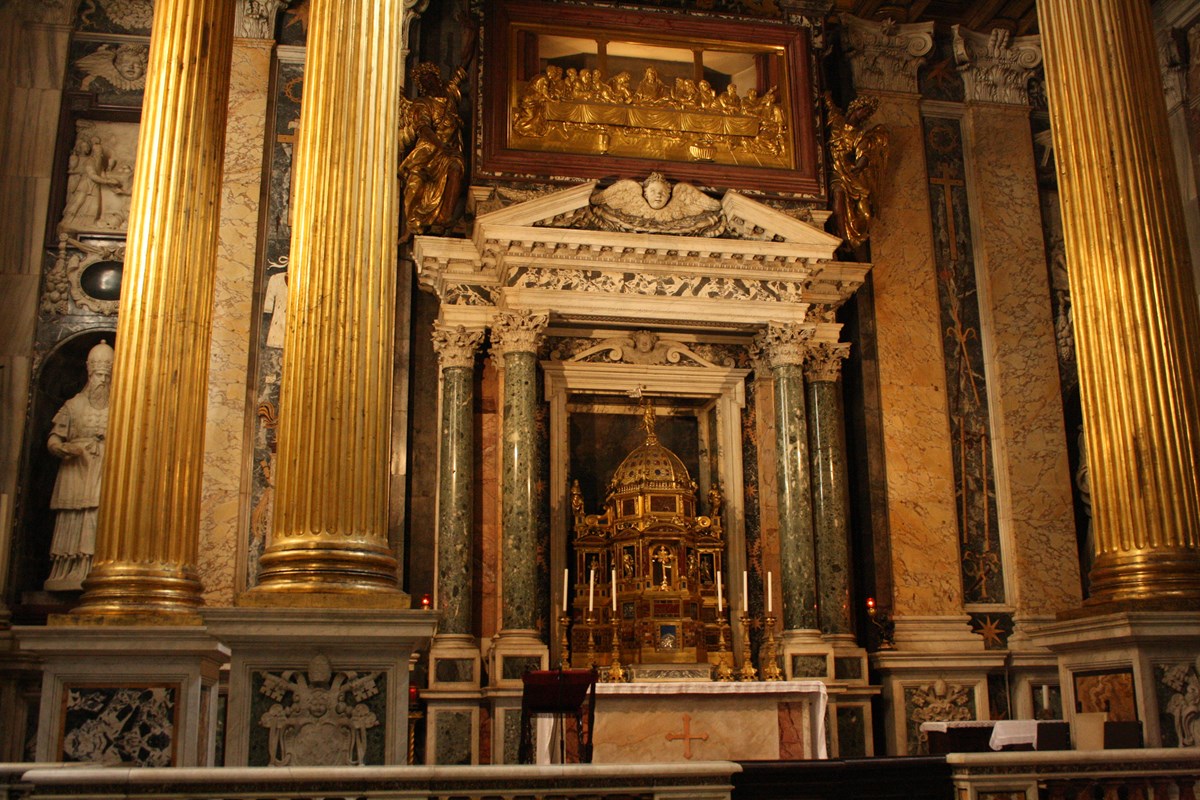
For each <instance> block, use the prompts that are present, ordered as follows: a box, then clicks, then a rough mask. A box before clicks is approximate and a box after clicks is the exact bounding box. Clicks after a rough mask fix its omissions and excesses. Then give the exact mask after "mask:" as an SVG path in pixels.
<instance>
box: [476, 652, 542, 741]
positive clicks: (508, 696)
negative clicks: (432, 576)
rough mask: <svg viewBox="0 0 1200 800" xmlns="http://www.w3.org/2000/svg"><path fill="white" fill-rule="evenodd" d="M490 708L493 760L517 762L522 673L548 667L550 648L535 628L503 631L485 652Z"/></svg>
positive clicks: (522, 686)
mask: <svg viewBox="0 0 1200 800" xmlns="http://www.w3.org/2000/svg"><path fill="white" fill-rule="evenodd" d="M487 658H488V673H489V675H490V684H489V687H488V690H487V692H486V694H487V697H488V701H489V704H490V705H491V709H492V763H493V764H517V763H519V761H518V753H517V750H518V746H519V745H520V741H521V739H520V734H521V693H522V691H523V690H524V684H523V683H522V682H521V676H522V675H524V674H525V673H526V672H531V671H534V670H544V669H548V668H549V663H550V650H549V648H547V647H546V645H544V644H542V640H541V639H539V638H538V636H537V633H536V632H534V631H505V632H503V633H501V634H499V635H498V636H496V638H495V639H494V640H492V649H491V650H490V651H489V652H488V656H487Z"/></svg>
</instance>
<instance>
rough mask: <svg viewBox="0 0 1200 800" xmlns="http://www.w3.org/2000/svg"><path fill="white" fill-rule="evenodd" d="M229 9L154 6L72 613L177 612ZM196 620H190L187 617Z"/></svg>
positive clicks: (200, 422)
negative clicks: (97, 454) (106, 397)
mask: <svg viewBox="0 0 1200 800" xmlns="http://www.w3.org/2000/svg"><path fill="white" fill-rule="evenodd" d="M232 43H233V6H232V5H231V4H230V3H228V2H227V1H226V0H179V2H172V3H164V4H160V6H159V7H158V9H157V11H156V13H155V15H154V26H153V30H152V33H151V39H150V55H149V61H148V64H147V71H146V93H145V101H144V104H143V107H142V123H141V133H140V135H139V137H138V149H137V167H136V169H135V176H136V177H135V178H134V182H133V192H132V200H131V206H130V214H129V228H128V239H127V244H126V257H125V277H124V281H123V283H122V286H123V289H122V292H121V305H120V321H121V322H120V327H119V328H118V331H117V338H116V360H115V363H114V367H113V381H112V396H111V401H110V408H109V420H110V421H109V426H108V436H107V440H106V447H107V451H106V453H105V459H104V477H103V487H102V491H101V499H100V516H99V523H98V526H99V527H98V533H97V537H96V556H95V560H94V565H93V568H92V572H91V574H90V575H89V577H88V578H87V580H86V581H85V582H84V594H83V598H82V600H81V602H80V605H79V607H78V608H77V609H76V612H75V613H76V614H77V615H82V616H83V617H89V616H91V617H96V616H101V617H113V616H120V617H137V616H139V615H146V614H148V615H155V616H160V617H161V616H168V617H173V618H175V619H179V620H181V621H184V620H188V619H189V618H190V617H191V616H192V615H194V613H195V610H196V609H197V608H198V607H199V606H200V605H201V604H202V599H201V585H200V580H199V577H198V574H197V570H196V562H197V555H198V553H197V550H198V541H199V536H198V522H199V517H200V488H201V477H202V474H203V463H202V458H203V453H204V415H205V403H204V396H205V391H206V389H207V384H208V356H209V341H210V338H211V327H212V326H211V319H212V306H213V283H214V274H215V267H214V263H215V258H216V251H217V240H218V220H219V208H220V187H221V169H222V161H223V157H224V146H225V120H226V101H227V94H228V89H229V64H230V53H231V47H232ZM195 621H197V622H198V621H199V620H198V618H197V619H196V620H195Z"/></svg>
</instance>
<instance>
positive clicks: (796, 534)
mask: <svg viewBox="0 0 1200 800" xmlns="http://www.w3.org/2000/svg"><path fill="white" fill-rule="evenodd" d="M815 330H816V329H815V327H814V326H812V325H795V324H793V325H777V324H774V323H772V324H770V325H769V326H768V327H767V330H766V331H764V332H763V333H761V334H760V335H759V336H758V339H757V340H756V342H757V344H758V346H759V348H760V350H761V351H762V353H763V355H764V356H765V357H766V360H767V363H768V364H770V366H771V372H772V374H773V376H774V384H775V449H776V456H777V457H776V462H775V463H776V475H777V480H778V484H779V486H778V491H779V562H780V566H779V569H780V573H781V574H780V576H779V585H780V588H781V589H782V591H783V628H784V630H785V631H789V630H815V629H816V628H817V575H816V568H815V567H816V565H815V561H814V556H813V550H814V549H813V517H812V495H811V489H810V486H809V474H808V471H809V459H808V422H807V413H806V411H805V406H806V404H805V400H804V359H805V353H806V352H807V350H808V341H809V340H810V339H811V338H812V336H813V333H814V332H815Z"/></svg>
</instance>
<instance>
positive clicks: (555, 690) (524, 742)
mask: <svg viewBox="0 0 1200 800" xmlns="http://www.w3.org/2000/svg"><path fill="white" fill-rule="evenodd" d="M596 677H597V673H596V670H594V669H547V670H534V671H532V672H526V673H525V674H524V675H522V676H521V680H522V681H523V682H524V684H525V690H524V693H523V694H522V695H521V746H520V750H519V754H518V760H519V761H520V762H521V763H522V764H532V763H533V762H534V723H533V718H534V716H536V715H538V714H553V715H554V716H555V720H556V721H557V722H558V727H559V730H560V735H559V754H560V760H561V762H562V763H566V760H567V737H566V729H565V727H564V726H565V723H566V720H567V719H568V718H570V719H573V720H574V721H575V733H576V735H577V736H578V737H579V763H581V764H588V763H591V760H592V729H593V727H594V724H593V718H594V715H595V712H596ZM585 718H586V723H587V724H586V725H585V724H584V721H585Z"/></svg>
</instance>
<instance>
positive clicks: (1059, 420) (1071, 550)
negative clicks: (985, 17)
mask: <svg viewBox="0 0 1200 800" xmlns="http://www.w3.org/2000/svg"><path fill="white" fill-rule="evenodd" d="M952 32H953V35H954V45H955V46H954V52H955V53H956V54H957V56H958V69H959V73H960V74H961V75H962V78H963V83H964V88H965V94H966V114H965V117H964V119H963V128H964V139H965V142H964V145H965V150H966V152H968V153H969V154H970V164H971V173H970V178H971V187H972V188H973V190H974V191H973V197H972V210H971V211H972V216H973V217H974V219H975V220H976V222H977V223H978V224H977V225H976V226H975V229H974V234H973V241H974V245H975V250H974V257H975V265H976V274H977V279H978V286H979V301H980V302H979V305H980V321H981V326H982V330H983V344H984V348H985V353H986V358H987V365H988V373H987V392H988V402H989V405H990V407H991V420H992V431H993V433H994V435H995V440H996V442H997V443H998V444H999V446H996V447H993V448H992V449H991V454H992V456H993V458H994V469H995V475H996V482H995V483H996V506H997V510H998V521H999V524H1000V529H1001V531H1002V532H1003V533H1005V534H1006V537H1007V538H1006V542H1007V545H1008V547H1007V552H1006V554H1005V559H1004V565H1005V572H1006V574H1007V578H1008V586H1009V596H1008V597H1007V600H1008V604H1009V605H1010V606H1014V607H1015V609H1016V610H1015V612H1014V620H1015V622H1016V630H1015V636H1016V638H1017V639H1018V640H1019V639H1020V638H1021V637H1022V636H1023V634H1024V629H1025V628H1026V627H1028V626H1029V625H1033V624H1037V623H1038V622H1039V621H1041V622H1044V621H1047V620H1050V619H1053V618H1054V616H1055V615H1056V614H1057V613H1058V612H1060V611H1064V610H1066V609H1068V608H1073V607H1075V606H1078V605H1079V601H1080V596H1081V595H1080V583H1079V579H1078V571H1079V559H1078V557H1077V549H1076V536H1075V509H1074V504H1073V501H1072V499H1071V470H1070V465H1069V464H1068V462H1067V432H1066V430H1065V429H1064V426H1063V404H1062V389H1061V387H1060V384H1059V377H1058V361H1057V352H1056V345H1055V332H1054V319H1053V316H1052V313H1051V308H1050V303H1049V298H1050V296H1051V289H1050V277H1049V276H1050V270H1049V269H1048V268H1047V265H1046V247H1045V240H1044V237H1043V233H1042V219H1041V212H1040V209H1039V199H1038V188H1037V167H1036V164H1035V163H1034V145H1033V140H1032V129H1031V128H1030V120H1029V96H1028V92H1027V90H1026V86H1028V84H1029V80H1030V79H1031V78H1032V77H1033V72H1034V70H1035V69H1036V68H1037V67H1038V66H1039V65H1040V64H1041V61H1042V52H1041V46H1040V42H1039V41H1038V37H1036V36H1025V37H1019V38H1015V39H1013V38H1010V37H1009V35H1008V34H1007V33H1006V32H1005V31H1002V30H996V31H992V33H991V34H982V33H975V32H974V31H969V30H967V29H966V28H963V27H961V26H957V25H956V26H954V28H953V29H952ZM1010 643H1013V644H1016V643H1015V642H1011V640H1010Z"/></svg>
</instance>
